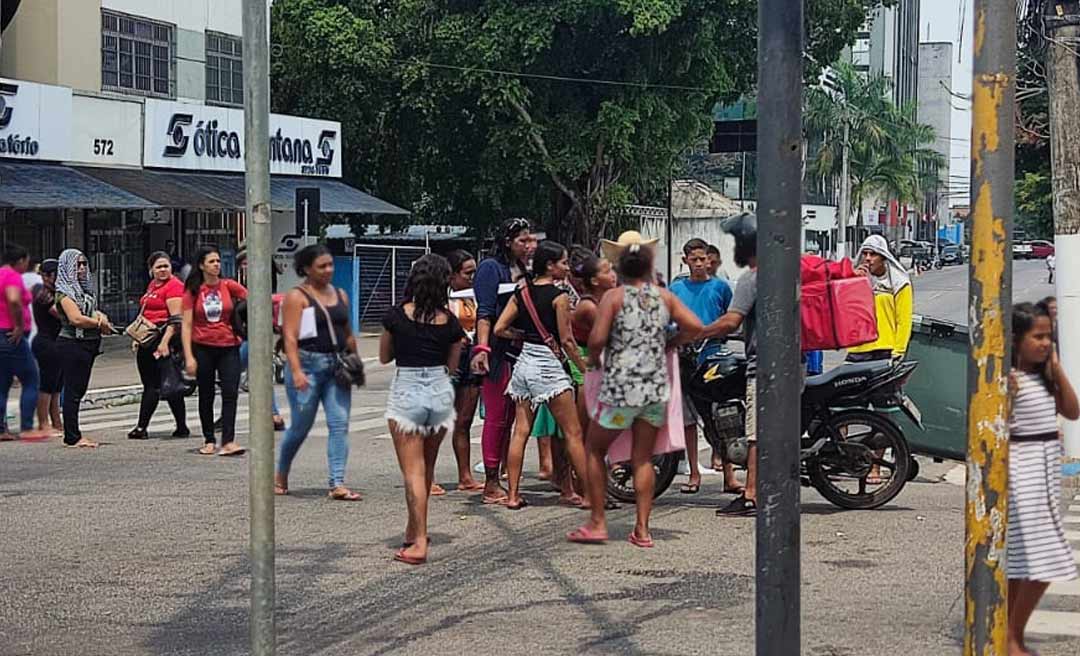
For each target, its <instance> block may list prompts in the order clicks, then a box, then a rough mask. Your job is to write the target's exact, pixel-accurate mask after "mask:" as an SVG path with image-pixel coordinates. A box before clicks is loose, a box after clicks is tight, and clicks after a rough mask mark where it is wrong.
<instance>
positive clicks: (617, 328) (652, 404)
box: [567, 236, 703, 548]
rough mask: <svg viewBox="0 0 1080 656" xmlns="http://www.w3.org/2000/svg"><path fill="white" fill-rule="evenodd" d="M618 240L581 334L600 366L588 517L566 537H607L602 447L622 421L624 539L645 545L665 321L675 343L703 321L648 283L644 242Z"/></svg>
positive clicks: (663, 403)
mask: <svg viewBox="0 0 1080 656" xmlns="http://www.w3.org/2000/svg"><path fill="white" fill-rule="evenodd" d="M639 237H640V236H639ZM620 242H621V243H620V249H621V251H622V252H621V253H620V255H619V258H618V263H619V264H618V269H619V274H620V276H621V277H622V281H623V285H622V286H621V287H618V288H616V289H614V290H613V291H611V292H609V293H608V294H605V295H604V297H603V299H602V300H601V301H600V306H599V308H598V310H597V314H596V323H595V325H594V327H593V330H592V332H591V334H590V338H589V364H590V366H593V367H598V366H600V363H601V354H602V355H603V367H604V378H603V382H602V383H601V386H600V394H599V396H598V402H599V404H598V407H597V408H596V410H595V415H594V416H593V418H592V419H593V421H592V423H591V424H590V425H589V436H588V442H587V444H588V451H587V453H588V456H587V457H588V474H587V476H586V477H585V478H586V485H587V488H588V500H589V506H590V510H591V517H590V521H589V523H588V524H586V525H585V526H582V527H581V528H579V529H577V530H575V531H573V532H571V533H570V534H569V535H567V538H568V539H569V540H570V541H571V542H583V543H596V542H604V541H606V540H607V539H608V528H607V519H606V516H605V512H604V510H605V509H604V499H605V496H606V493H605V490H606V484H607V476H608V464H607V452H608V448H609V447H610V446H611V443H612V442H613V441H614V440H615V438H616V437H618V436H619V434H620V433H622V432H623V431H625V430H626V429H628V428H629V429H631V431H632V433H633V447H632V458H631V463H630V464H631V467H632V469H633V472H634V493H635V502H636V505H637V521H636V523H635V524H634V529H633V531H631V533H630V536H629V540H630V543H631V544H633V545H635V546H637V547H644V548H649V547H652V546H653V539H652V535H651V534H650V532H649V516H650V514H651V513H652V503H653V488H654V486H655V484H656V473H655V471H654V470H653V464H652V458H653V448H654V446H655V443H656V437H657V433H658V432H659V430H660V428H661V427H663V426H664V425H665V424H666V423H667V405H668V400H669V399H670V398H671V382H670V381H669V380H668V370H667V355H666V351H667V347H668V339H667V328H668V324H669V323H671V321H672V320H674V322H675V323H676V324H677V325H678V327H679V333H678V334H677V336H676V338H675V342H676V343H679V342H687V341H689V340H691V339H693V338H694V337H695V336H696V335H697V334H698V333H699V332H700V331H701V330H702V327H703V326H702V323H701V321H700V320H699V319H698V318H697V317H696V316H695V315H694V313H693V312H692V311H691V310H690V309H689V308H687V307H686V306H685V305H684V304H683V303H682V302H681V301H680V300H679V299H678V297H677V296H675V295H674V294H673V293H671V292H669V291H667V290H663V289H660V288H659V287H657V286H656V285H654V284H652V281H653V279H654V276H653V260H654V254H653V250H652V246H650V245H646V244H645V243H642V242H641V241H640V240H639V241H637V242H632V243H626V242H625V241H624V240H622V239H620ZM681 428H682V427H676V430H679V429H681Z"/></svg>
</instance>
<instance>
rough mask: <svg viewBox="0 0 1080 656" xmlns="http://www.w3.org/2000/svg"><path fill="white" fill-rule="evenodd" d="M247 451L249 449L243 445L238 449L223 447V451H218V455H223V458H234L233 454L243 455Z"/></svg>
mask: <svg viewBox="0 0 1080 656" xmlns="http://www.w3.org/2000/svg"><path fill="white" fill-rule="evenodd" d="M246 452H247V449H245V448H243V447H240V448H239V449H236V450H235V451H226V450H225V449H222V450H221V451H218V455H219V456H221V457H222V458H232V457H233V456H242V455H244V454H245V453H246Z"/></svg>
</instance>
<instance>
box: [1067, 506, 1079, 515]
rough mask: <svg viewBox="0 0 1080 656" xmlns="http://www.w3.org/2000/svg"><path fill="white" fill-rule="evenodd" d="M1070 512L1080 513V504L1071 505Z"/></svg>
mask: <svg viewBox="0 0 1080 656" xmlns="http://www.w3.org/2000/svg"><path fill="white" fill-rule="evenodd" d="M1069 512H1071V513H1080V505H1077V504H1072V505H1070V506H1069Z"/></svg>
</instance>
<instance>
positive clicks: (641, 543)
mask: <svg viewBox="0 0 1080 656" xmlns="http://www.w3.org/2000/svg"><path fill="white" fill-rule="evenodd" d="M626 540H627V542H629V543H630V544H632V545H634V546H635V547H641V548H642V549H652V548H653V547H654V546H655V545H654V544H653V541H652V538H647V539H644V540H643V539H641V538H639V537H638V536H637V533H634V532H633V531H631V532H630V537H628V538H627V539H626Z"/></svg>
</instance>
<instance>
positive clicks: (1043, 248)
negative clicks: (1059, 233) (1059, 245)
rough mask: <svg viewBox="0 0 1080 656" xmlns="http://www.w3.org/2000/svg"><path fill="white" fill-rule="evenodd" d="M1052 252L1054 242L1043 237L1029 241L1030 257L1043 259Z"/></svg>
mask: <svg viewBox="0 0 1080 656" xmlns="http://www.w3.org/2000/svg"><path fill="white" fill-rule="evenodd" d="M1053 254H1054V243H1053V242H1050V241H1046V240H1045V239H1036V240H1034V241H1032V242H1031V257H1034V258H1035V259H1038V260H1045V259H1046V258H1048V257H1050V256H1051V255H1053Z"/></svg>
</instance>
